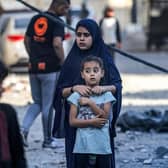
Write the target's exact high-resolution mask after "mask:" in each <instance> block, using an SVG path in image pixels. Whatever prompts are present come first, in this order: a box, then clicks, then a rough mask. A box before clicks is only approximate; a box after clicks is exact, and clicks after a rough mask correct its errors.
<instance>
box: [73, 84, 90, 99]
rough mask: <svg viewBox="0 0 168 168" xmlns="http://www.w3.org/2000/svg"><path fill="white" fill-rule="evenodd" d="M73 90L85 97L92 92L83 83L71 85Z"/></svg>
mask: <svg viewBox="0 0 168 168" xmlns="http://www.w3.org/2000/svg"><path fill="white" fill-rule="evenodd" d="M73 91H75V92H78V93H79V94H80V95H82V96H86V97H87V96H89V95H90V94H91V93H92V91H91V88H90V87H89V86H85V85H75V86H73Z"/></svg>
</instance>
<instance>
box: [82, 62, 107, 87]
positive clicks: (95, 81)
mask: <svg viewBox="0 0 168 168" xmlns="http://www.w3.org/2000/svg"><path fill="white" fill-rule="evenodd" d="M81 76H82V78H83V79H84V80H85V84H86V85H88V86H91V87H92V86H96V85H99V83H100V80H101V78H102V77H103V76H104V70H102V68H101V67H100V65H99V63H97V62H95V61H90V62H86V63H85V64H84V68H83V71H82V72H81Z"/></svg>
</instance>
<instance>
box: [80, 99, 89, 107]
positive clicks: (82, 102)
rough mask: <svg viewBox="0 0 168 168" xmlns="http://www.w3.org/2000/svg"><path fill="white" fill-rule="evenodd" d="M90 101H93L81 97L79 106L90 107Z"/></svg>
mask: <svg viewBox="0 0 168 168" xmlns="http://www.w3.org/2000/svg"><path fill="white" fill-rule="evenodd" d="M89 101H91V100H90V99H89V98H88V97H81V98H80V99H79V104H80V105H81V106H85V105H88V104H89Z"/></svg>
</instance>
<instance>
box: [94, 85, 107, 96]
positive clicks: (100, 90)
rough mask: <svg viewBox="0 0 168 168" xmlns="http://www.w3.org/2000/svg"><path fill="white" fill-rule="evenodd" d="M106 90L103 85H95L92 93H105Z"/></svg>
mask: <svg viewBox="0 0 168 168" xmlns="http://www.w3.org/2000/svg"><path fill="white" fill-rule="evenodd" d="M104 91H105V90H104V87H103V86H94V87H93V88H92V93H94V94H101V93H103V92H104Z"/></svg>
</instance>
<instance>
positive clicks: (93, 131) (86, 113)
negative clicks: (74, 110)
mask: <svg viewBox="0 0 168 168" xmlns="http://www.w3.org/2000/svg"><path fill="white" fill-rule="evenodd" d="M80 97H81V95H80V94H79V93H77V92H75V93H73V94H71V95H70V96H69V97H68V101H69V102H70V103H72V104H74V105H76V106H77V107H78V115H77V118H79V119H84V120H88V119H92V118H94V117H95V114H94V113H93V112H92V111H91V109H90V107H88V106H80V105H79V103H78V101H79V99H80ZM90 99H91V100H92V101H94V102H95V103H96V105H98V106H99V107H100V108H102V106H103V104H104V103H108V102H111V103H112V104H113V103H114V102H115V101H116V99H115V98H114V96H113V95H112V93H111V92H105V93H103V94H101V95H92V96H90ZM73 152H74V153H87V154H111V153H112V151H111V145H110V136H109V121H108V122H107V123H106V124H105V125H104V126H103V127H102V128H96V127H87V128H77V132H76V140H75V145H74V150H73Z"/></svg>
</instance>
